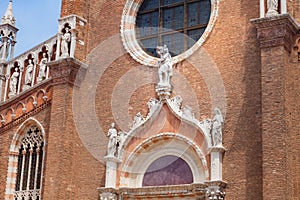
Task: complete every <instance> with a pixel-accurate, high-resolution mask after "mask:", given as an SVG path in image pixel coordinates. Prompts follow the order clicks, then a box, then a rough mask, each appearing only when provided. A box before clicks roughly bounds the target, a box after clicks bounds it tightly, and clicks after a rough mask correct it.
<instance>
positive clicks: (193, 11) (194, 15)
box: [188, 2, 199, 27]
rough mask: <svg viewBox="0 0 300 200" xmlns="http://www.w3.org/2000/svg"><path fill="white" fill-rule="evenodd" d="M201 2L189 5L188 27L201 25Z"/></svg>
mask: <svg viewBox="0 0 300 200" xmlns="http://www.w3.org/2000/svg"><path fill="white" fill-rule="evenodd" d="M198 11H199V2H194V3H189V4H188V27H191V26H195V25H198V24H199V12H198Z"/></svg>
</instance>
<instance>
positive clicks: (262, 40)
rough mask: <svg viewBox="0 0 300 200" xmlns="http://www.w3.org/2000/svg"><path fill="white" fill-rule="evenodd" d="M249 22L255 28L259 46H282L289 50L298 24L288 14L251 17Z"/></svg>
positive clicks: (292, 44)
mask: <svg viewBox="0 0 300 200" xmlns="http://www.w3.org/2000/svg"><path fill="white" fill-rule="evenodd" d="M251 22H252V23H253V24H254V25H255V27H256V29H257V38H258V40H259V44H260V48H270V47H276V46H284V48H285V49H286V50H287V51H288V52H291V50H292V48H293V46H294V42H295V36H296V35H297V33H298V32H299V26H298V24H297V22H296V21H295V20H294V19H293V17H291V15H290V14H281V15H276V16H272V17H265V18H258V19H252V20H251Z"/></svg>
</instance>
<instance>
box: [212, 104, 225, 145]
mask: <svg viewBox="0 0 300 200" xmlns="http://www.w3.org/2000/svg"><path fill="white" fill-rule="evenodd" d="M211 123H212V124H211V136H212V141H213V142H212V143H213V146H222V127H223V124H224V119H223V116H222V113H221V111H220V109H218V108H215V109H214V117H213V119H212V122H211Z"/></svg>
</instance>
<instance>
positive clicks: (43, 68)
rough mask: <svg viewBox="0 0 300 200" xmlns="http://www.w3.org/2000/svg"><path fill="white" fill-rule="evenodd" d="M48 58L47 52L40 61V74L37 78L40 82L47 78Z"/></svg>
mask: <svg viewBox="0 0 300 200" xmlns="http://www.w3.org/2000/svg"><path fill="white" fill-rule="evenodd" d="M47 61H48V58H47V54H46V53H43V58H42V59H41V61H40V70H39V75H38V78H37V82H38V83H40V82H41V81H43V80H44V79H46V69H47V65H46V63H47Z"/></svg>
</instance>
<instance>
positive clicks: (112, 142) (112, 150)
mask: <svg viewBox="0 0 300 200" xmlns="http://www.w3.org/2000/svg"><path fill="white" fill-rule="evenodd" d="M107 136H108V138H109V141H108V147H107V155H108V156H113V157H115V154H116V152H117V142H118V131H117V129H116V128H115V123H112V124H111V128H110V129H109V130H108V134H107Z"/></svg>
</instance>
